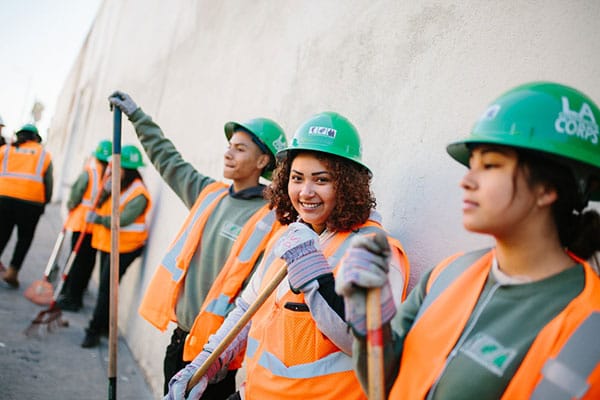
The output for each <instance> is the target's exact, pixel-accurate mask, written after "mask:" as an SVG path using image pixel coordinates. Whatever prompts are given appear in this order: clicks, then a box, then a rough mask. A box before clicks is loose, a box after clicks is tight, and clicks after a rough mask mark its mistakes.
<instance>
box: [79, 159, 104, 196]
mask: <svg viewBox="0 0 600 400" xmlns="http://www.w3.org/2000/svg"><path fill="white" fill-rule="evenodd" d="M87 170H88V173H89V174H90V181H91V182H90V183H91V185H92V187H91V191H90V197H89V198H83V199H81V204H83V205H84V206H86V207H89V208H92V206H93V205H94V203H93V201H94V199H95V198H96V197H97V196H98V186H99V183H100V177H99V176H98V167H97V161H96V160H95V159H93V158H92V159H91V160H90V163H89V166H88V168H87Z"/></svg>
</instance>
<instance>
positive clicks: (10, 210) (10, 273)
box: [0, 124, 53, 289]
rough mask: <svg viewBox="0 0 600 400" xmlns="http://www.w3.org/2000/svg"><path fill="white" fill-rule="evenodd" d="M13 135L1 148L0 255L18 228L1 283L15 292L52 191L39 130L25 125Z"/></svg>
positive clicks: (49, 159) (47, 155) (49, 164)
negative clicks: (10, 140) (13, 247)
mask: <svg viewBox="0 0 600 400" xmlns="http://www.w3.org/2000/svg"><path fill="white" fill-rule="evenodd" d="M15 135H16V138H17V139H16V140H15V141H14V142H13V143H11V144H10V145H5V146H2V147H0V149H1V150H2V151H0V255H1V254H2V252H4V248H5V247H6V244H7V243H8V241H9V239H10V236H11V234H12V231H13V229H14V228H15V227H16V228H17V244H16V246H15V249H14V251H13V255H12V258H11V260H10V264H9V267H8V268H7V269H6V270H5V271H4V272H3V275H2V280H3V282H4V283H6V284H7V285H8V286H9V287H11V288H14V289H16V288H18V287H19V280H18V275H19V271H20V270H21V266H22V264H23V261H24V260H25V256H26V255H27V253H28V251H29V248H30V246H31V242H32V240H33V236H34V234H35V229H36V227H37V224H38V221H39V219H40V216H41V215H42V214H43V213H44V208H45V206H46V204H48V203H49V202H50V200H51V198H52V188H53V181H52V157H51V155H50V153H49V152H48V151H47V150H46V149H44V146H42V144H41V139H42V138H41V137H40V135H39V133H38V129H37V128H36V127H35V125H32V124H26V125H23V127H21V129H19V130H18V131H17V132H16V134H15ZM2 269H4V268H2Z"/></svg>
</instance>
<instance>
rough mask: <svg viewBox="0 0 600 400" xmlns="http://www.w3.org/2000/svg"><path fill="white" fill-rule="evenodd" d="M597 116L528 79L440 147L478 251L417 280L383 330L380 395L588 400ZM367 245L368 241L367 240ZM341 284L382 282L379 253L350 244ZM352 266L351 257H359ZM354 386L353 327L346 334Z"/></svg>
mask: <svg viewBox="0 0 600 400" xmlns="http://www.w3.org/2000/svg"><path fill="white" fill-rule="evenodd" d="M598 121H600V110H599V109H598V107H597V106H596V104H594V102H592V100H591V99H590V98H589V97H587V96H586V95H584V94H583V93H581V92H580V91H578V90H576V89H574V88H571V87H568V86H565V85H561V84H557V83H553V82H533V83H528V84H525V85H521V86H519V87H516V88H514V89H512V90H510V91H508V92H507V93H505V94H503V95H501V96H500V97H499V98H498V99H496V100H495V101H494V102H492V104H490V105H489V106H488V108H487V109H486V110H485V112H484V113H483V114H482V116H481V118H480V119H479V120H478V121H477V123H476V124H475V126H474V128H473V129H472V131H471V135H470V136H469V137H467V138H466V139H464V140H461V141H458V142H455V143H451V144H450V145H448V147H447V151H448V153H449V154H450V156H451V157H452V158H454V159H455V160H456V161H458V162H459V163H461V164H463V165H465V166H467V167H468V168H469V169H468V171H467V172H466V173H465V175H464V177H463V178H462V180H461V182H460V186H461V188H462V189H463V206H462V214H463V226H464V227H465V228H466V229H467V230H468V231H469V232H476V233H481V234H485V235H490V236H492V237H493V239H494V242H495V244H494V246H493V248H491V249H483V250H479V251H475V252H469V253H466V254H459V255H454V256H452V257H450V258H448V259H446V260H445V261H443V262H442V263H440V264H439V265H438V266H437V267H435V268H434V269H432V270H431V271H429V272H427V273H426V274H424V276H423V277H422V279H421V280H420V282H419V283H418V284H417V286H416V287H415V288H414V289H413V291H412V292H411V294H410V295H409V296H408V298H407V300H406V302H404V303H403V304H402V305H401V306H400V307H399V308H398V314H399V318H396V319H394V321H393V322H396V323H392V324H391V325H390V324H389V323H386V324H385V326H384V327H383V328H384V332H383V334H384V344H385V347H384V354H385V359H386V360H385V365H386V373H385V376H386V384H387V389H388V391H389V398H390V399H425V398H427V399H500V398H501V399H544V400H547V399H550V400H553V399H574V398H577V399H590V400H591V399H598V398H600V346H599V345H598V343H599V341H598V332H599V330H600V279H599V278H598V276H597V274H596V273H595V272H594V271H593V270H592V268H591V267H590V266H589V264H588V263H587V262H586V261H584V260H586V259H588V258H589V257H590V256H591V255H592V254H593V253H594V252H596V251H598V250H599V249H600V215H599V214H598V213H597V212H596V211H595V210H593V209H586V207H587V205H588V202H589V201H590V200H596V201H597V200H600V184H599V183H600V150H599V149H598V136H599V131H598ZM371 245H372V243H371ZM355 249H356V250H357V251H358V252H359V254H362V253H367V254H369V255H370V257H371V258H372V259H373V262H371V263H368V264H363V265H362V266H361V267H360V268H359V267H358V266H357V265H356V263H355V262H354V261H356V260H353V259H352V257H348V258H347V262H346V263H344V264H343V265H342V270H343V271H344V272H345V273H340V274H341V275H342V276H348V277H350V276H353V275H355V274H353V273H352V271H354V270H357V268H358V269H359V270H361V271H362V270H364V269H365V268H367V269H368V270H369V271H370V277H371V278H372V279H370V281H367V280H364V279H341V280H339V281H338V282H337V285H336V286H337V290H338V292H339V293H342V294H343V295H344V299H345V304H346V311H347V312H348V311H350V312H352V310H356V309H359V310H362V307H363V306H364V304H362V303H360V302H358V301H355V299H357V298H358V297H356V296H354V294H355V293H356V292H362V291H364V290H368V289H370V288H372V287H384V286H385V285H387V284H388V283H389V280H388V277H387V276H386V274H385V273H384V272H383V271H384V268H381V267H380V266H381V265H385V264H386V262H387V256H386V255H385V254H384V253H383V252H379V251H377V250H375V251H374V250H373V246H369V243H359V244H358V245H357V247H356V248H355ZM361 259H364V257H361ZM353 332H354V335H355V343H354V349H355V352H354V358H355V361H356V362H355V368H356V372H357V374H358V375H359V376H360V377H361V379H362V381H363V382H364V381H365V380H366V371H365V367H364V366H365V359H366V357H367V355H366V343H365V331H364V330H362V329H356V327H353Z"/></svg>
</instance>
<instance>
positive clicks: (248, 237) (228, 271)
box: [183, 204, 281, 370]
mask: <svg viewBox="0 0 600 400" xmlns="http://www.w3.org/2000/svg"><path fill="white" fill-rule="evenodd" d="M280 227H281V224H280V223H279V222H278V221H277V216H276V215H275V210H269V205H268V204H265V205H264V206H263V207H262V208H260V209H259V210H258V211H257V212H255V213H254V215H253V216H252V218H250V219H249V220H248V222H247V223H246V224H244V227H243V228H242V231H241V232H240V234H239V236H238V238H237V239H236V241H235V243H234V244H233V247H232V248H231V252H230V254H229V257H228V258H227V261H226V262H225V265H224V266H223V269H222V270H221V272H219V275H218V276H217V278H216V279H215V281H214V283H213V284H212V286H211V289H210V291H209V292H208V294H207V295H206V299H205V300H204V303H203V304H202V308H201V311H200V313H199V314H198V315H197V316H196V319H195V320H194V324H193V325H192V328H191V329H190V332H189V334H188V335H187V336H186V338H185V346H184V349H183V360H184V361H192V360H193V359H194V358H195V357H196V356H197V355H198V354H199V353H200V352H201V351H202V348H203V347H204V345H205V344H206V343H207V342H208V337H209V336H210V335H212V334H213V333H215V332H216V331H217V330H218V329H219V327H220V326H221V324H222V323H223V320H224V319H225V317H226V316H227V314H229V312H230V311H231V310H232V309H233V308H234V307H235V299H236V297H237V296H238V294H239V293H240V292H241V291H242V286H243V284H244V282H246V280H247V278H248V277H249V276H250V274H251V273H252V271H253V269H254V266H255V265H256V262H257V260H258V258H259V257H260V255H261V254H262V253H263V251H264V250H265V247H266V246H267V243H268V242H269V239H270V238H271V236H272V235H273V233H274V232H276V231H277V230H278V229H279V228H280ZM243 360H244V353H240V354H238V356H237V357H236V359H235V360H234V361H232V362H231V363H230V364H229V369H230V370H235V369H238V368H240V367H241V365H242V361H243Z"/></svg>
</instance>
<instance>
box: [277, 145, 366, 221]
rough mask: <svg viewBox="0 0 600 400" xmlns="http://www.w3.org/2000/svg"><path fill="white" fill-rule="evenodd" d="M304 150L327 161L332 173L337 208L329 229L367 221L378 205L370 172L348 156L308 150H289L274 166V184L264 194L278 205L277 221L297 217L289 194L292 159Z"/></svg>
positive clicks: (330, 217)
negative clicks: (372, 188) (343, 156)
mask: <svg viewBox="0 0 600 400" xmlns="http://www.w3.org/2000/svg"><path fill="white" fill-rule="evenodd" d="M301 152H302V153H309V154H312V155H313V156H314V157H316V158H317V159H318V160H319V161H322V162H324V163H325V164H326V165H327V167H328V169H329V172H330V173H331V174H332V176H333V179H334V188H335V193H336V194H335V208H334V210H333V212H332V213H331V215H330V216H329V218H328V219H327V222H326V225H327V229H329V230H331V231H349V230H352V229H356V228H357V227H358V226H360V225H361V224H363V223H365V222H366V221H367V219H368V218H369V215H370V213H371V210H372V209H374V208H375V206H376V205H377V203H376V201H375V196H374V195H373V193H372V192H371V178H372V175H371V172H370V171H369V170H368V169H367V168H365V167H363V166H362V165H359V164H357V163H355V162H353V161H350V160H348V159H346V158H342V157H338V156H336V155H333V154H327V153H322V152H318V151H308V150H295V151H290V152H289V154H288V156H287V157H286V158H285V159H283V160H281V162H280V163H279V165H278V166H277V168H276V169H275V172H274V173H273V181H272V183H271V185H270V186H269V187H267V188H266V189H265V197H266V198H267V199H268V200H269V201H270V207H271V208H275V212H276V214H277V219H278V221H279V222H280V223H282V224H283V225H288V224H290V223H292V222H294V221H296V220H297V218H298V212H297V211H296V209H294V207H293V206H292V201H291V200H290V196H289V195H288V182H289V179H290V171H291V168H292V162H293V161H294V158H295V157H296V156H297V155H298V154H300V153H301Z"/></svg>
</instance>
